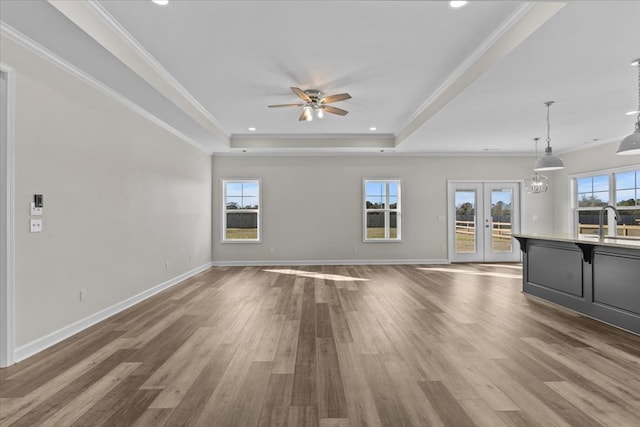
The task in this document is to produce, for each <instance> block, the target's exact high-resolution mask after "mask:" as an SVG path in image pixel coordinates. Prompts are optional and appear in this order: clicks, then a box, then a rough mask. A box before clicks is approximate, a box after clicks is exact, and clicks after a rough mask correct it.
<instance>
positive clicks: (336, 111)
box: [320, 105, 349, 116]
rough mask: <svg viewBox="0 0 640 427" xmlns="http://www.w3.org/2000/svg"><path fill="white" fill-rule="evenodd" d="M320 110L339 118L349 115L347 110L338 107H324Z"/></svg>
mask: <svg viewBox="0 0 640 427" xmlns="http://www.w3.org/2000/svg"><path fill="white" fill-rule="evenodd" d="M320 108H322V109H323V110H324V111H326V112H327V113H331V114H337V115H339V116H346V115H347V114H349V112H348V111H347V110H343V109H342V108H338V107H332V106H331V105H322V106H321V107H320Z"/></svg>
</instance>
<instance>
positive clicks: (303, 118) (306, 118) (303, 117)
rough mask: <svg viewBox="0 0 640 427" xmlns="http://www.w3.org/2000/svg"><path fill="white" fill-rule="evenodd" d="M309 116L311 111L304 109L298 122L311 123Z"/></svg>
mask: <svg viewBox="0 0 640 427" xmlns="http://www.w3.org/2000/svg"><path fill="white" fill-rule="evenodd" d="M308 114H309V110H307V109H306V108H303V109H302V113H300V117H298V121H301V122H306V121H310V120H309V116H308Z"/></svg>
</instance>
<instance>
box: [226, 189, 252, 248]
mask: <svg viewBox="0 0 640 427" xmlns="http://www.w3.org/2000/svg"><path fill="white" fill-rule="evenodd" d="M222 205H223V212H222V241H223V242H259V241H260V181H259V180H256V179H243V180H223V181H222Z"/></svg>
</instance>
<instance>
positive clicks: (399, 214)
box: [362, 178, 402, 243]
mask: <svg viewBox="0 0 640 427" xmlns="http://www.w3.org/2000/svg"><path fill="white" fill-rule="evenodd" d="M369 182H384V183H385V185H386V188H385V189H386V192H385V194H386V200H385V208H384V209H367V183H369ZM392 182H393V183H396V184H397V185H398V205H397V207H396V208H395V209H391V208H390V207H389V183H392ZM368 212H384V217H385V219H384V236H385V237H384V238H382V239H369V238H367V213H368ZM391 212H395V213H396V235H397V237H396V238H391V237H389V235H390V226H391V215H390V214H391ZM362 241H363V242H365V243H397V242H402V178H363V180H362Z"/></svg>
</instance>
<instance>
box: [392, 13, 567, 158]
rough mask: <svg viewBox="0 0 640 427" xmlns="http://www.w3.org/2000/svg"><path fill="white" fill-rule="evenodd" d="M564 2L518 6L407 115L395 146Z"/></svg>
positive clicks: (539, 25)
mask: <svg viewBox="0 0 640 427" xmlns="http://www.w3.org/2000/svg"><path fill="white" fill-rule="evenodd" d="M565 5H566V3H564V2H527V3H525V4H524V5H522V6H521V7H520V8H518V10H516V11H515V12H514V13H513V14H512V15H511V16H509V17H508V18H507V19H506V20H505V21H504V22H503V23H502V24H501V25H500V26H499V27H498V28H496V29H495V31H493V32H492V33H491V34H490V35H489V37H487V38H486V39H485V40H484V41H483V42H482V43H481V44H480V45H479V46H478V48H476V50H475V51H474V52H473V53H472V54H471V55H470V56H469V57H468V58H467V59H466V60H465V61H463V62H462V64H460V66H458V68H456V69H455V70H454V71H453V73H451V75H450V76H449V77H448V78H447V79H446V80H445V81H444V82H443V83H442V84H441V85H440V86H439V87H438V88H437V89H436V90H435V91H434V92H433V93H432V94H431V95H430V96H429V97H428V98H427V100H426V101H425V102H424V103H423V104H422V105H421V106H420V107H419V108H418V109H417V110H416V111H415V112H414V113H413V114H412V115H411V116H410V117H409V120H408V121H407V123H406V125H405V126H404V127H403V128H402V130H401V131H400V132H399V133H398V134H397V135H396V146H397V145H399V144H400V143H402V142H403V141H404V140H406V139H407V138H408V137H409V136H411V134H413V133H414V132H415V131H417V130H418V129H419V128H420V127H422V126H423V125H424V124H425V123H426V122H427V121H428V120H429V119H430V118H431V117H433V116H435V115H436V114H437V113H438V112H439V111H440V110H442V109H443V108H445V107H446V106H447V105H448V104H449V103H450V102H451V101H453V100H454V99H455V98H456V97H457V96H458V95H459V94H460V93H462V92H463V91H464V90H465V89H466V88H467V87H469V86H470V85H471V84H473V82H475V81H476V80H477V79H478V78H480V76H482V74H484V73H485V72H486V71H487V70H488V69H489V68H491V67H492V66H494V65H496V64H497V63H498V62H500V61H501V60H502V59H503V58H504V57H505V56H507V55H508V54H509V53H510V52H511V51H512V50H514V49H515V48H517V47H518V45H520V43H522V42H523V41H524V40H526V39H527V38H528V37H529V36H530V35H531V34H533V33H534V32H535V31H536V30H537V29H538V28H540V27H541V26H542V25H544V23H545V22H547V21H548V20H549V19H551V18H552V17H553V16H554V15H555V14H556V13H558V12H559V11H560V10H561V9H562V8H563V7H564V6H565Z"/></svg>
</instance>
